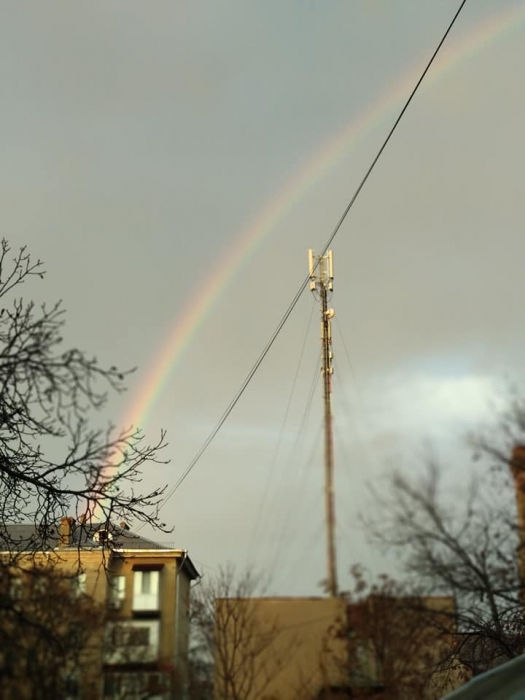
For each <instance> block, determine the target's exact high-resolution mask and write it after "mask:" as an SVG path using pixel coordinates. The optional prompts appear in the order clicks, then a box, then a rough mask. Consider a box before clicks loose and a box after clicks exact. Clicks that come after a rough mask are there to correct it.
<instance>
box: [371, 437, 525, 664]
mask: <svg viewBox="0 0 525 700" xmlns="http://www.w3.org/2000/svg"><path fill="white" fill-rule="evenodd" d="M482 454H483V455H484V456H486V455H487V454H489V453H488V452H487V451H485V450H483V453H482ZM490 454H495V452H494V451H492V448H491V453H490ZM498 455H499V456H500V457H501V458H503V454H502V453H499V452H498ZM508 457H509V453H508V452H507V458H506V460H505V464H503V465H501V464H500V466H504V467H506V469H505V471H504V472H502V471H501V470H497V471H496V472H493V471H491V470H490V469H483V468H480V469H479V472H478V475H477V478H476V479H475V480H474V481H472V483H471V485H470V487H468V488H466V489H465V491H464V493H460V492H459V491H458V488H457V487H455V488H454V489H449V492H448V498H447V491H446V489H445V488H444V486H443V483H442V479H441V469H440V466H439V464H437V463H436V461H435V460H429V463H428V469H427V472H426V474H425V476H424V477H423V478H422V479H419V480H416V479H414V478H410V477H407V476H405V475H403V474H401V473H396V474H394V475H393V476H392V477H391V478H390V480H389V481H388V484H387V495H386V496H383V497H382V498H381V497H379V496H377V494H376V498H377V499H378V500H377V502H376V513H377V514H379V513H380V514H381V517H380V519H379V518H378V517H377V518H376V519H375V522H370V521H369V522H368V525H369V528H370V529H372V528H373V531H374V534H375V538H376V540H377V541H379V542H380V543H381V544H382V545H385V546H386V547H388V548H389V549H390V550H391V551H392V549H393V550H394V551H395V552H396V553H397V555H398V557H399V560H400V561H401V562H402V564H403V565H404V568H405V571H406V573H407V574H408V576H409V581H410V582H411V585H414V586H415V587H416V588H417V589H418V590H424V591H425V592H426V594H431V595H438V596H439V595H445V596H451V597H453V598H454V600H455V602H456V605H455V609H454V610H453V611H450V612H449V616H450V617H451V619H452V620H453V622H454V628H455V631H454V632H453V634H452V635H451V638H452V639H453V643H452V644H451V645H449V646H448V647H447V649H448V650H447V652H446V653H444V654H443V657H442V659H441V661H440V663H441V666H442V668H445V667H447V666H448V667H449V668H452V666H455V667H456V669H457V663H458V660H459V661H460V662H461V663H462V664H463V667H465V668H468V669H469V670H470V672H471V673H479V672H481V671H484V670H486V669H488V668H491V667H492V666H494V665H496V664H498V663H500V662H502V661H505V660H507V659H510V658H512V657H514V656H516V655H518V654H521V653H522V652H523V649H524V645H525V626H524V620H523V604H522V582H521V581H520V576H519V572H518V565H517V564H518V562H517V546H518V528H517V524H516V517H515V500H514V495H515V494H514V492H513V489H512V484H511V482H510V480H509V478H508V463H509V458H508ZM495 477H496V478H497V480H498V481H497V482H496V488H495V483H494V478H495ZM440 618H441V619H442V614H440ZM436 620H437V617H436V616H434V617H433V618H432V616H431V617H430V618H429V622H432V623H433V624H434V625H435V624H436ZM437 629H438V631H439V626H438V627H437ZM450 632H451V628H450V626H449V630H448V633H447V634H449V636H450Z"/></svg>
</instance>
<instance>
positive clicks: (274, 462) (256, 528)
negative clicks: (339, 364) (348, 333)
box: [250, 301, 319, 550]
mask: <svg viewBox="0 0 525 700" xmlns="http://www.w3.org/2000/svg"><path fill="white" fill-rule="evenodd" d="M314 308H315V304H314V302H313V301H312V308H311V311H310V318H309V319H308V324H307V326H306V332H305V334H304V338H303V344H302V347H301V352H300V353H299V359H298V361H297V367H296V370H295V374H294V378H293V381H292V388H291V390H290V396H289V397H288V404H287V406H286V410H285V413H284V418H283V421H282V424H281V430H280V431H279V438H278V440H277V446H276V449H275V452H274V455H273V459H272V463H271V467H270V469H269V470H268V474H267V476H266V480H265V485H264V491H263V496H262V499H261V503H260V506H259V511H258V515H257V518H256V520H255V523H254V528H253V530H252V535H251V538H250V550H251V549H252V544H253V542H254V539H255V537H256V536H257V535H258V534H259V523H260V522H261V520H262V514H263V511H264V508H265V506H266V499H267V496H268V490H269V488H270V482H271V481H272V477H273V474H274V472H275V468H276V465H277V460H278V457H279V454H280V451H281V445H282V441H283V437H284V430H285V427H286V424H287V422H288V416H289V414H290V408H291V405H292V399H293V397H294V394H295V388H296V386H297V379H298V377H299V371H300V369H301V365H302V361H303V357H304V352H305V350H306V344H307V341H308V335H309V333H310V326H311V324H312V318H313V314H314ZM318 364H319V363H318V362H317V363H316V373H317V375H318V374H319V372H318V369H319V368H318Z"/></svg>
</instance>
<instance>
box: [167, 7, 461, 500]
mask: <svg viewBox="0 0 525 700" xmlns="http://www.w3.org/2000/svg"><path fill="white" fill-rule="evenodd" d="M466 2H467V0H462V2H461V4H460V6H459V8H458V10H457V11H456V13H455V15H454V17H453V18H452V21H451V22H450V24H449V25H448V27H447V30H446V31H445V33H444V34H443V37H442V38H441V41H440V42H439V44H438V45H437V48H436V50H435V51H434V53H433V54H432V56H431V58H430V60H429V61H428V63H427V65H426V67H425V69H424V70H423V72H422V74H421V77H420V78H419V80H418V81H417V83H416V85H415V87H414V88H413V90H412V92H411V93H410V96H409V97H408V99H407V101H406V102H405V104H404V106H403V109H402V110H401V112H400V113H399V115H398V117H397V119H396V120H395V122H394V124H393V126H392V128H391V129H390V131H389V132H388V134H387V136H386V138H385V140H384V141H383V144H382V145H381V148H380V149H379V150H378V152H377V154H376V156H375V158H374V159H373V161H372V163H371V165H370V167H369V168H368V170H367V171H366V173H365V175H364V177H363V178H362V180H361V182H360V183H359V185H358V187H357V189H356V191H355V192H354V194H353V196H352V198H351V199H350V201H349V203H348V205H347V207H346V208H345V210H344V211H343V213H342V215H341V217H340V218H339V221H338V222H337V224H336V226H335V228H334V230H333V231H332V233H331V234H330V236H329V238H328V240H327V242H326V244H325V246H324V247H323V250H322V253H321V255H325V254H326V252H327V251H328V249H329V247H330V245H331V244H332V241H333V240H334V238H335V237H336V236H337V234H338V233H339V230H340V228H341V226H342V225H343V222H344V220H345V219H346V217H347V216H348V213H349V212H350V209H351V208H352V207H353V205H354V203H355V201H356V199H357V198H358V196H359V194H360V193H361V190H362V189H363V187H364V186H365V184H366V182H367V180H368V178H369V177H370V175H371V174H372V171H373V170H374V168H375V166H376V165H377V162H378V160H379V158H380V157H381V156H382V154H383V151H384V150H385V148H386V147H387V145H388V143H389V141H390V139H391V138H392V136H393V134H394V132H395V130H396V129H397V127H398V126H399V123H400V121H401V119H402V118H403V116H404V115H405V112H406V111H407V109H408V107H409V105H410V103H411V102H412V99H413V98H414V95H415V94H416V92H417V91H418V89H419V87H420V85H421V83H422V82H423V80H424V79H425V76H426V75H427V73H428V71H429V70H430V67H431V65H432V64H433V63H434V60H435V58H436V56H437V55H438V53H439V51H440V49H441V47H442V46H443V44H444V43H445V41H446V39H447V37H448V35H449V33H450V31H451V30H452V27H453V26H454V24H455V22H456V20H457V18H458V17H459V14H460V13H461V10H462V9H463V7H464V6H465V4H466ZM309 281H310V276H309V275H308V276H307V277H305V279H304V280H303V282H302V283H301V285H300V287H299V289H298V290H297V292H296V294H295V296H294V297H293V299H292V301H291V303H290V305H289V306H288V308H287V309H286V311H285V313H284V315H283V317H282V318H281V320H280V321H279V323H278V324H277V327H276V329H275V330H274V332H273V333H272V335H271V336H270V339H269V340H268V342H267V343H266V345H265V346H264V349H263V351H262V352H261V354H260V355H259V357H258V358H257V360H256V361H255V363H254V365H253V367H252V368H251V370H250V371H249V372H248V374H247V376H246V378H245V379H244V381H243V382H242V384H241V386H240V388H239V389H238V390H237V392H236V393H235V395H234V397H233V399H232V400H231V401H230V403H229V404H228V406H227V407H226V409H225V411H224V412H223V414H222V415H221V417H220V418H219V420H218V422H217V424H216V425H215V427H214V428H213V430H212V431H211V432H210V434H209V435H208V437H207V438H206V440H205V441H204V443H203V444H202V446H201V447H200V448H199V450H198V451H197V453H196V454H195V456H194V457H193V459H192V460H191V461H190V463H189V464H188V466H187V467H186V469H185V470H184V472H183V473H182V474H181V476H180V477H179V478H178V479H177V481H176V482H175V484H174V486H173V487H172V488H171V489H170V490H169V491H168V493H167V494H166V496H165V497H164V500H163V501H162V503H161V504H160V506H159V510H160V509H162V508H163V507H164V506H165V505H166V503H167V502H168V501H169V499H170V498H171V497H172V496H173V494H174V493H175V491H177V489H178V488H179V487H180V486H181V484H182V483H183V481H184V480H185V479H186V478H187V476H188V475H189V474H190V472H191V471H192V469H193V468H194V467H195V465H196V464H197V462H198V461H199V460H200V458H201V457H202V455H203V454H204V453H205V452H206V450H207V449H208V447H209V446H210V444H211V443H212V442H213V440H214V439H215V437H216V435H217V433H218V432H219V430H220V429H221V428H222V426H223V425H224V423H225V422H226V420H227V419H228V417H229V416H230V414H231V412H232V411H233V409H234V408H235V406H236V405H237V403H238V402H239V399H240V398H241V396H242V395H243V394H244V392H245V391H246V388H247V387H248V384H249V383H250V382H251V380H252V379H253V377H254V375H255V373H256V372H257V370H258V369H259V367H260V366H261V364H262V363H263V361H264V359H265V358H266V355H267V354H268V353H269V351H270V349H271V347H272V346H273V344H274V343H275V341H276V340H277V337H278V335H279V333H280V332H281V330H282V329H283V326H284V325H285V323H286V322H287V321H288V319H289V318H290V316H291V314H292V312H293V310H294V309H295V307H296V306H297V303H298V301H299V299H300V298H301V295H302V293H303V292H304V290H305V289H306V287H307V286H308V283H309Z"/></svg>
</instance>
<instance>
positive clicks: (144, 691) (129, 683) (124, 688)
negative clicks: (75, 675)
mask: <svg viewBox="0 0 525 700" xmlns="http://www.w3.org/2000/svg"><path fill="white" fill-rule="evenodd" d="M168 688H169V682H168V679H167V678H166V677H165V676H163V675H162V674H160V673H106V674H105V676H104V698H108V699H109V698H111V699H113V698H115V699H116V698H118V699H119V700H121V698H123V697H125V698H126V700H142V698H144V697H147V698H148V700H156V699H157V698H162V697H165V695H163V693H165V691H166V690H167V689H168Z"/></svg>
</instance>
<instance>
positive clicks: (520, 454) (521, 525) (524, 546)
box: [509, 444, 525, 596]
mask: <svg viewBox="0 0 525 700" xmlns="http://www.w3.org/2000/svg"><path fill="white" fill-rule="evenodd" d="M509 466H510V470H511V472H512V476H513V478H514V488H515V491H516V509H517V514H518V539H519V545H518V574H519V578H520V585H521V586H522V587H523V590H522V596H525V445H519V444H518V445H515V447H514V449H513V450H512V456H511V459H510V463H509Z"/></svg>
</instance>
